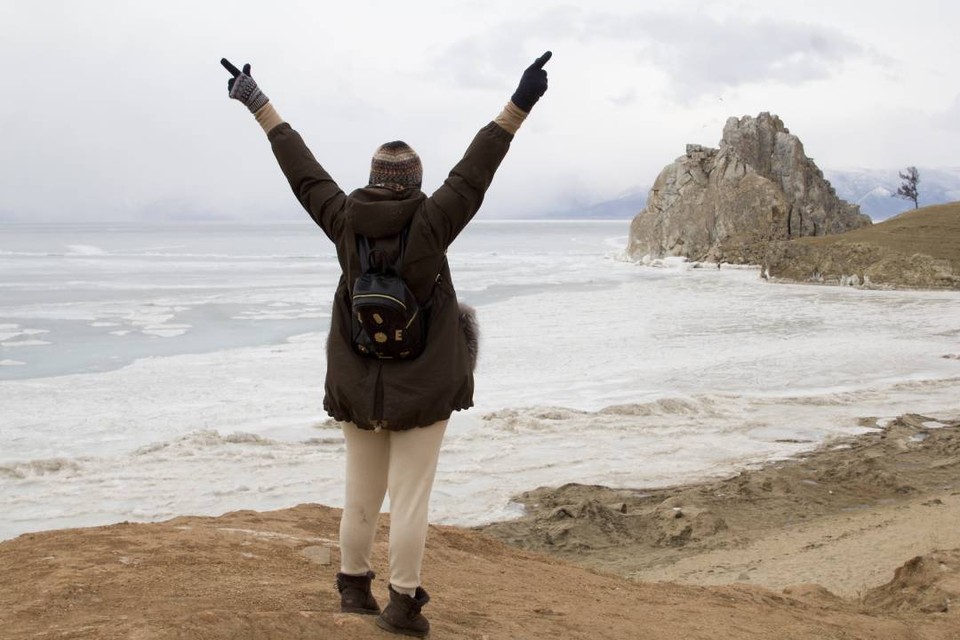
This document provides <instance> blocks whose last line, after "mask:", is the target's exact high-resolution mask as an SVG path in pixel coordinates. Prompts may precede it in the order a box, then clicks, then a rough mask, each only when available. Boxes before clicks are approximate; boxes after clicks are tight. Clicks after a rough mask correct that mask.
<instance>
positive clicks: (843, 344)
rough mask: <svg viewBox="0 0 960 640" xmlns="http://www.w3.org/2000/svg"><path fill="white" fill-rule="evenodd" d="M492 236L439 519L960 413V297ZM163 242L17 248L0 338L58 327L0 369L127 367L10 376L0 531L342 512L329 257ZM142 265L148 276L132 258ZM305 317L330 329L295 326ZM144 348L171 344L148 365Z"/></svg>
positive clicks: (460, 261)
mask: <svg viewBox="0 0 960 640" xmlns="http://www.w3.org/2000/svg"><path fill="white" fill-rule="evenodd" d="M471 229H473V228H472V227H471ZM476 229H477V232H476V233H475V234H474V235H470V234H469V233H467V234H465V235H464V236H463V237H462V238H461V239H458V241H457V245H455V248H454V249H453V250H451V254H450V262H451V268H452V270H453V274H454V279H455V282H456V283H457V287H458V290H459V291H460V292H461V294H462V295H461V297H462V298H463V299H464V300H465V301H468V302H470V303H472V304H474V305H475V306H477V308H478V315H479V318H480V323H481V332H482V338H481V355H480V363H479V368H478V371H477V385H476V386H477V394H476V403H477V407H476V408H475V409H473V410H471V411H469V412H465V413H460V414H456V415H455V416H454V418H453V420H452V421H451V425H450V428H449V429H448V432H447V438H446V441H445V443H444V450H443V455H442V456H441V461H440V468H439V470H438V478H437V483H436V488H435V491H434V499H433V502H432V512H431V518H432V519H433V520H434V521H438V522H449V523H460V524H477V523H480V522H484V521H489V520H492V519H498V518H505V517H510V516H511V515H514V514H515V513H516V507H515V506H514V505H511V503H510V496H511V495H513V494H515V493H518V492H521V491H524V490H527V489H531V488H534V487H536V486H540V485H556V484H561V483H564V482H597V483H603V484H612V485H626V486H657V485H665V484H673V483H676V482H683V481H687V480H693V479H697V478H703V477H708V476H712V475H716V474H724V473H730V472H733V471H735V470H737V469H740V468H744V467H745V466H750V465H755V464H758V463H760V462H762V461H763V460H768V459H775V458H780V457H784V456H787V455H790V454H792V453H795V452H797V451H799V450H802V449H804V448H809V447H813V446H816V445H817V444H818V443H820V442H823V441H825V440H828V439H829V438H831V437H834V436H837V435H843V434H849V433H857V432H859V431H862V430H863V429H864V427H862V426H861V425H862V424H864V423H863V422H862V421H861V420H860V418H864V417H870V418H872V419H873V422H871V423H870V424H874V425H876V426H877V427H882V426H883V425H884V424H885V423H886V422H887V421H888V420H889V419H890V418H891V417H892V416H896V415H898V414H900V413H904V412H907V411H910V412H916V413H922V414H924V415H928V416H931V418H935V419H936V420H938V421H941V423H942V421H944V420H947V419H950V417H951V415H955V414H956V412H957V411H958V409H960V407H958V404H957V400H956V399H957V398H958V397H960V393H958V392H960V361H958V360H956V359H952V358H947V357H944V354H951V353H956V351H957V346H956V345H957V340H958V337H960V294H957V293H953V292H879V291H859V290H855V289H849V288H830V287H806V286H793V285H773V284H769V283H766V282H763V281H762V280H761V279H760V278H759V277H758V274H757V272H756V270H750V269H741V270H733V269H726V268H721V269H719V270H718V269H696V268H693V266H692V265H689V264H686V263H682V262H678V261H668V262H667V263H666V265H665V266H660V267H643V266H637V265H634V264H631V263H628V262H624V261H622V260H618V259H616V255H617V253H618V252H619V251H620V250H621V249H622V246H623V243H624V242H625V229H621V228H620V227H618V226H616V225H613V224H601V223H592V224H586V223H579V224H573V223H567V224H557V225H546V224H515V225H507V224H499V225H498V224H485V225H484V224H480V225H477V228H476ZM469 231H471V230H470V229H468V232H469ZM155 235H158V234H152V235H151V234H144V235H142V236H137V237H138V238H141V242H142V244H143V246H142V247H140V248H137V247H136V246H132V245H135V244H136V243H135V242H133V241H132V240H131V238H130V237H126V238H124V240H125V242H118V241H117V239H115V238H114V239H111V238H101V237H96V238H94V237H90V238H88V239H78V240H77V241H76V242H70V243H69V244H78V243H79V244H84V245H88V246H91V247H97V248H99V249H101V253H95V252H91V253H89V254H88V255H86V256H84V257H77V256H65V255H59V256H54V257H50V255H48V252H47V249H48V248H47V247H46V246H45V245H44V244H43V242H41V240H37V239H33V240H30V239H27V240H25V241H23V242H21V243H20V244H22V245H23V247H24V249H25V250H33V253H35V254H37V256H40V257H36V256H34V257H31V256H19V257H10V256H7V257H2V256H3V255H5V254H0V262H2V261H3V260H18V261H21V263H22V264H26V265H28V266H29V268H28V269H26V270H24V271H21V272H20V273H21V274H26V275H25V278H26V279H25V280H24V281H23V282H21V280H17V281H16V282H6V283H4V282H0V285H11V286H9V287H6V290H7V291H14V292H17V293H14V294H13V297H14V298H17V296H20V297H19V298H17V299H16V300H13V301H12V302H11V300H12V298H10V297H7V296H6V295H5V296H4V297H3V302H0V331H2V332H3V333H10V334H14V336H20V337H19V338H17V337H14V338H12V339H13V340H18V341H19V340H21V339H22V338H23V335H29V334H28V333H27V331H25V330H24V329H23V327H29V328H30V330H33V331H48V332H49V333H47V334H45V335H44V340H45V341H46V340H49V341H50V342H52V343H53V344H51V345H46V346H43V347H40V346H37V347H35V348H34V347H23V348H19V347H18V348H17V350H16V352H15V353H16V356H15V359H14V358H13V357H10V356H8V355H7V353H4V354H3V355H2V356H0V368H2V369H3V370H4V371H10V370H20V369H24V368H29V367H32V366H36V365H35V364H34V363H27V364H20V365H17V364H15V363H17V362H24V361H26V360H29V359H30V358H29V356H28V355H26V354H29V353H36V354H41V353H43V354H45V355H44V356H43V357H44V358H56V359H57V360H58V361H60V362H62V363H66V364H70V362H72V361H70V353H71V351H70V350H71V349H76V348H81V347H78V346H76V345H77V344H78V342H77V341H81V342H80V344H82V345H88V344H96V345H97V349H98V357H101V358H102V359H104V360H105V361H107V362H108V364H109V362H110V361H111V360H112V359H116V364H112V365H109V366H105V367H104V368H102V369H99V370H96V369H91V370H87V369H85V368H84V366H82V365H81V364H76V363H74V364H71V365H70V366H72V367H73V369H72V373H70V374H69V375H55V376H42V377H30V376H27V377H24V378H23V379H7V380H0V427H2V428H0V512H2V513H4V515H5V518H3V519H2V520H0V539H3V538H6V537H10V536H13V535H16V534H18V533H21V532H24V531H31V530H38V529H46V528H51V527H59V526H77V525H85V524H103V523H108V522H114V521H118V520H125V519H126V520H153V519H159V518H165V517H170V516H173V515H177V514H182V513H205V514H216V513H222V512H224V511H227V510H230V509H239V508H251V509H268V508H277V507H283V506H289V505H293V504H297V503H299V502H322V503H326V504H331V505H334V506H337V505H340V504H342V473H343V470H342V465H343V444H342V437H341V435H340V432H339V430H338V428H337V427H336V425H335V424H333V423H332V422H331V421H329V420H328V418H327V417H326V415H325V414H324V413H323V410H322V405H321V403H322V389H323V380H324V375H325V362H324V343H325V340H326V336H325V332H324V331H322V330H318V329H323V322H324V321H325V320H326V318H327V317H328V316H329V296H330V295H331V294H332V286H333V283H331V282H328V281H327V280H328V279H329V274H330V273H332V272H333V270H334V269H335V268H336V267H335V265H334V264H333V263H332V262H330V259H329V256H327V257H326V258H324V257H323V254H319V253H318V254H316V255H310V254H309V251H308V250H306V249H304V248H303V244H302V243H301V240H300V239H299V236H298V237H295V238H286V239H284V240H283V243H287V244H285V245H283V247H286V248H285V249H284V248H283V247H281V246H278V245H277V243H275V242H273V240H275V239H276V238H272V237H271V236H270V234H264V233H260V234H259V236H260V237H253V236H254V235H256V234H253V233H247V234H244V233H240V232H239V231H235V232H233V233H232V235H231V234H226V235H227V236H229V237H227V238H221V237H219V236H216V237H211V236H209V235H208V236H205V237H202V238H199V239H196V238H193V237H192V236H190V235H187V234H185V233H183V234H168V235H170V237H154V236H155ZM159 235H161V236H162V234H159ZM201 235H202V234H201ZM279 235H280V236H281V237H284V236H283V233H280V234H279ZM4 237H5V236H4ZM148 240H149V244H148V242H147V241H148ZM201 240H205V241H207V244H208V245H209V246H201V245H204V242H201ZM31 242H33V243H34V244H35V245H36V246H34V247H31V246H30V243H31ZM232 242H236V243H237V244H238V246H239V249H238V250H236V251H233V252H231V251H229V250H227V249H229V248H230V247H231V246H232V245H231V243H232ZM283 243H280V244H283ZM65 244H67V243H64V242H61V243H60V244H59V247H60V248H59V249H57V251H59V252H60V254H63V253H64V249H63V247H64V246H65ZM264 244H269V245H271V246H270V248H269V251H268V250H266V247H264V246H261V245H264ZM618 247H619V248H620V249H618ZM11 249H12V248H11V247H5V246H3V245H2V244H0V250H11ZM147 249H149V251H148V250H147ZM150 252H152V253H156V254H158V255H156V256H151V255H148V253H150ZM54 253H56V252H54ZM201 254H203V255H204V257H202V258H197V256H199V255H201ZM217 254H222V256H225V257H222V258H220V259H219V261H218V260H215V259H213V258H211V257H210V256H212V255H217ZM264 256H274V257H272V258H265V257H264ZM51 260H52V261H53V262H54V263H57V261H60V260H70V261H73V262H72V264H71V266H70V269H68V271H72V275H73V276H74V277H75V278H76V280H77V281H81V282H84V283H86V284H84V285H83V287H81V289H79V290H74V289H71V288H70V287H68V286H67V285H66V284H65V283H64V282H62V281H59V280H58V278H59V277H61V276H62V274H63V271H62V270H59V267H57V268H54V267H52V266H50V264H49V261H51ZM78 260H83V261H84V262H83V265H82V266H78V263H77V262H76V261H78ZM273 261H275V262H277V265H272V264H271V263H272V262H273ZM134 263H135V264H138V265H140V267H142V268H143V270H142V271H141V272H139V273H138V272H128V271H126V268H127V267H129V266H130V265H131V264H134ZM0 266H2V265H0ZM248 267H249V268H248ZM195 268H196V269H195ZM235 268H236V269H235ZM121 271H122V273H120V272H121ZM4 273H13V272H12V271H9V270H3V269H0V274H4ZM317 274H320V275H319V276H318V275H317ZM27 285H29V286H27ZM120 285H122V286H120ZM74 321H76V322H77V323H78V324H77V325H74V324H72V323H73V322H74ZM318 321H319V322H318ZM296 322H309V323H313V324H312V328H308V329H306V332H304V331H301V332H300V333H299V335H294V334H291V333H284V332H285V331H289V330H292V329H294V328H296V327H297V326H302V325H292V324H286V323H296ZM44 323H47V324H44ZM237 323H241V324H243V323H248V324H243V326H244V327H247V326H250V327H254V328H253V329H250V330H251V331H254V333H251V334H249V336H248V334H244V335H243V336H242V337H243V339H244V340H247V339H248V337H249V340H250V342H249V343H248V344H247V343H243V342H240V343H239V344H241V345H242V344H247V346H238V344H237V343H232V342H230V340H229V335H228V334H229V332H230V331H231V330H233V329H234V328H235V327H236V324H237ZM91 324H97V325H98V326H96V327H93V326H90V325H91ZM318 325H319V327H318ZM78 326H82V327H83V328H82V329H81V328H77V327H78ZM307 326H308V327H309V326H310V325H307ZM276 327H281V328H282V329H283V330H282V331H280V330H277V331H276V332H273V333H271V331H274V328H276ZM143 330H147V331H150V330H158V331H164V330H170V331H176V332H182V333H181V334H180V335H176V336H171V337H167V338H163V339H160V338H157V337H155V336H144V335H143V333H142V331H143ZM71 331H74V332H76V333H71ZM84 332H91V333H84ZM71 336H74V337H73V338H71ZM97 336H103V337H102V340H103V341H102V342H96V341H97V340H100V339H101V338H98V337H97ZM148 339H149V341H150V348H151V349H157V348H162V349H167V350H168V351H158V352H146V353H143V354H142V355H139V356H131V349H132V346H136V345H137V344H140V343H138V342H137V340H143V341H147V340H148ZM191 341H192V342H191ZM158 343H159V344H161V345H162V347H158V346H156V345H157V344H158ZM110 345H115V346H110ZM87 348H89V347H87ZM178 349H183V350H182V351H178ZM13 353H14V352H13V351H12V350H11V352H10V355H11V356H12V355H13ZM21 353H22V354H24V355H23V357H21V355H20V354H21ZM38 357H39V356H38ZM86 371H90V372H86Z"/></svg>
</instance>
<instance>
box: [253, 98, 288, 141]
mask: <svg viewBox="0 0 960 640" xmlns="http://www.w3.org/2000/svg"><path fill="white" fill-rule="evenodd" d="M253 116H254V117H255V118H256V119H257V122H259V123H260V126H261V127H263V131H264V133H268V134H269V133H270V132H271V131H272V130H273V129H274V128H275V127H276V126H277V125H280V124H283V118H281V117H280V114H279V113H277V110H276V109H274V108H273V104H272V103H270V102H268V103H267V104H265V105H263V106H262V107H260V108H259V109H257V112H256V113H255V114H253Z"/></svg>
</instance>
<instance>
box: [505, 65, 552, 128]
mask: <svg viewBox="0 0 960 640" xmlns="http://www.w3.org/2000/svg"><path fill="white" fill-rule="evenodd" d="M552 55H553V53H552V52H550V51H547V52H546V53H545V54H543V55H542V56H540V57H539V58H537V59H536V60H534V62H533V64H532V65H530V66H529V67H527V69H526V71H524V72H523V77H521V78H520V84H519V85H517V90H516V91H514V92H513V97H511V98H510V100H512V101H513V104H515V105H517V106H518V107H520V108H521V109H523V110H524V111H526V112H528V113H529V112H530V109H532V108H533V105H535V104H537V100H539V99H540V96H542V95H543V94H544V93H546V92H547V72H546V71H544V70H543V65H545V64H547V60H549V59H550V56H552Z"/></svg>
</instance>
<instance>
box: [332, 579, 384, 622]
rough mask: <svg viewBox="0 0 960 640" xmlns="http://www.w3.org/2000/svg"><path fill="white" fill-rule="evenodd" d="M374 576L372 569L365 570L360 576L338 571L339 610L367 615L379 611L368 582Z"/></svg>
mask: <svg viewBox="0 0 960 640" xmlns="http://www.w3.org/2000/svg"><path fill="white" fill-rule="evenodd" d="M374 577H375V574H374V573H373V571H367V572H366V573H365V574H363V575H362V576H349V575H347V574H345V573H338V574H337V591H339V592H340V611H342V612H344V613H365V614H368V615H377V614H378V613H380V605H378V604H377V601H376V599H375V598H374V597H373V594H372V593H371V592H370V583H371V582H372V581H373V579H374Z"/></svg>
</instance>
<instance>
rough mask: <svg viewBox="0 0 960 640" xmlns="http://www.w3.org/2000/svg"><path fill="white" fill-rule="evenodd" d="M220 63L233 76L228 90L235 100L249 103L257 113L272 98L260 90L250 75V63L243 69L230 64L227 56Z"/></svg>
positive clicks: (252, 111)
mask: <svg viewBox="0 0 960 640" xmlns="http://www.w3.org/2000/svg"><path fill="white" fill-rule="evenodd" d="M220 64H222V65H223V68H224V69H226V70H227V71H229V72H230V75H232V76H233V77H232V78H230V79H229V80H227V90H228V91H229V96H230V97H231V98H233V99H234V100H239V101H240V102H242V103H243V104H245V105H247V109H250V113H256V112H257V111H259V110H260V108H261V107H262V106H263V105H265V104H267V103H268V102H270V98H268V97H267V96H266V94H265V93H263V92H262V91H260V87H258V86H257V83H256V81H255V80H254V79H253V78H252V77H251V76H250V64H249V63H248V64H245V65H243V71H240V69H237V68H236V67H235V66H233V65H232V64H230V61H229V60H227V59H226V58H221V60H220Z"/></svg>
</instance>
